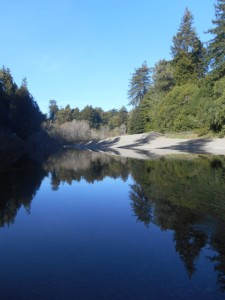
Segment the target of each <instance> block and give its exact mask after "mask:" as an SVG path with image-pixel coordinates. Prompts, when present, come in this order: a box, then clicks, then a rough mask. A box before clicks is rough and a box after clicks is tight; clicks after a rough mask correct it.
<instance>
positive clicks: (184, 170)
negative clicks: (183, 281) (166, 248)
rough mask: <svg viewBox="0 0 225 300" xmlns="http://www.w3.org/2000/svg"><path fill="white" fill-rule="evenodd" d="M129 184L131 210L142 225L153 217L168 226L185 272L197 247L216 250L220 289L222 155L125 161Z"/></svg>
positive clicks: (224, 263)
mask: <svg viewBox="0 0 225 300" xmlns="http://www.w3.org/2000/svg"><path fill="white" fill-rule="evenodd" d="M130 167H131V172H132V175H133V177H134V180H135V184H133V185H131V187H130V188H131V191H130V198H131V200H132V202H131V205H132V209H133V212H134V214H135V215H136V216H137V219H138V220H139V221H141V222H143V223H144V224H145V225H146V226H149V224H150V223H154V224H156V225H157V226H159V227H160V228H161V229H162V230H168V229H170V230H173V232H174V233H173V239H174V244H175V249H176V251H177V253H178V254H179V256H180V258H181V260H182V262H183V264H184V266H185V268H186V270H187V273H188V274H189V277H190V278H191V276H192V275H193V273H194V272H195V268H196V267H195V265H196V261H197V259H198V257H199V255H200V253H201V250H202V249H203V248H204V247H205V246H207V247H209V248H210V249H211V250H213V251H215V252H216V253H217V255H215V256H213V257H208V259H209V261H211V262H213V263H214V266H215V267H214V270H215V271H216V272H217V279H218V284H219V287H220V289H221V290H222V291H224V290H225V233H224V225H225V176H224V175H225V159H224V158H223V157H221V158H220V157H217V158H215V157H211V158H207V157H204V156H200V157H197V158H195V159H193V160H192V159H164V158H163V159H160V160H156V161H145V162H142V161H131V162H130Z"/></svg>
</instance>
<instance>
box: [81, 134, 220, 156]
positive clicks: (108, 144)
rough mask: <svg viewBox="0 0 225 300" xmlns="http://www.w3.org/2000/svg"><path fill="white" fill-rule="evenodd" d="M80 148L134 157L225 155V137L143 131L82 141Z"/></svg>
mask: <svg viewBox="0 0 225 300" xmlns="http://www.w3.org/2000/svg"><path fill="white" fill-rule="evenodd" d="M75 147H76V148H78V149H88V150H92V151H103V152H106V153H109V154H115V155H121V156H126V157H134V158H139V159H140V158H142V159H146V158H155V157H158V156H164V155H168V154H189V153H192V154H214V155H225V139H224V138H223V139H200V138H198V139H178V138H167V137H165V136H163V135H162V134H160V133H142V134H134V135H123V136H117V137H113V138H108V139H105V140H102V141H99V142H89V143H80V144H77V145H75Z"/></svg>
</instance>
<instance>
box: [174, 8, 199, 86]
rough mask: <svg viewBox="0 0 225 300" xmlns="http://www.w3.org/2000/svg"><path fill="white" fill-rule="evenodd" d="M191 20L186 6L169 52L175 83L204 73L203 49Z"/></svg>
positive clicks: (196, 77) (192, 78)
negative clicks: (171, 58) (171, 57)
mask: <svg viewBox="0 0 225 300" xmlns="http://www.w3.org/2000/svg"><path fill="white" fill-rule="evenodd" d="M193 20H194V18H193V16H192V14H191V12H190V11H189V10H188V9H187V8H186V10H185V13H184V16H183V18H182V21H181V24H180V27H179V30H178V33H177V34H176V35H175V36H174V37H173V46H172V47H171V53H172V56H173V66H174V77H175V79H176V83H177V84H183V83H186V82H187V81H194V80H196V79H198V78H201V77H202V76H203V75H204V73H205V60H204V55H205V50H204V47H203V44H202V42H201V41H200V40H199V38H198V36H197V33H196V31H195V29H194V28H193Z"/></svg>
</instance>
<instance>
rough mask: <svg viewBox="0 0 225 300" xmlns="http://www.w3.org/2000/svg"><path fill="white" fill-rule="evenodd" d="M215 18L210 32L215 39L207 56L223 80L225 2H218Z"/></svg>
mask: <svg viewBox="0 0 225 300" xmlns="http://www.w3.org/2000/svg"><path fill="white" fill-rule="evenodd" d="M215 16H216V19H215V20H213V21H212V23H213V25H215V27H214V28H212V29H210V30H208V33H210V34H212V35H214V38H213V39H211V40H210V41H209V43H208V49H207V50H208V53H207V54H208V60H209V64H210V66H211V68H212V70H213V71H214V73H216V75H217V76H218V77H219V78H221V77H223V76H225V43H224V41H225V0H217V4H216V5H215Z"/></svg>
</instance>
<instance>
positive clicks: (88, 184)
mask: <svg viewBox="0 0 225 300" xmlns="http://www.w3.org/2000/svg"><path fill="white" fill-rule="evenodd" d="M0 181H1V188H0V226H1V227H0V262H1V268H0V295H1V299H13V300H14V299H16V300H17V299H29V300H30V299H41V300H45V299H48V300H49V299H54V300H57V299H81V300H86V299H90V300H91V299H98V300H101V299H104V300H107V299H118V300H119V299H129V300H132V299H135V300H139V299H140V300H145V299H224V298H225V226H224V225H225V158H224V157H205V156H195V157H190V156H189V157H185V156H181V157H177V158H174V157H168V158H161V159H157V160H149V161H138V160H133V159H127V158H119V157H113V156H107V155H103V154H99V153H90V152H78V151H73V150H68V151H64V152H61V153H58V154H55V155H53V156H51V157H50V158H49V159H48V160H47V161H46V162H45V163H43V164H37V163H35V164H34V163H32V162H31V161H29V160H25V159H24V160H21V161H20V162H17V164H16V165H15V166H13V167H12V168H11V169H10V170H6V171H2V172H1V173H0Z"/></svg>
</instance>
